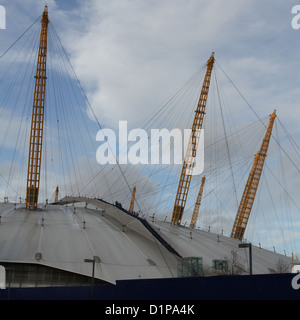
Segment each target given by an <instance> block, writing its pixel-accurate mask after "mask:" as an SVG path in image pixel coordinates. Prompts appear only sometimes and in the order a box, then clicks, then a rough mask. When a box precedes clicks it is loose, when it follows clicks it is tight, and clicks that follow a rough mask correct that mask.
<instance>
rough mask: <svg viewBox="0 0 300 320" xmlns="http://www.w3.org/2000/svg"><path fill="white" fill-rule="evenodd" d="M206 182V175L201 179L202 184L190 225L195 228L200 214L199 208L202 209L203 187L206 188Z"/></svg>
mask: <svg viewBox="0 0 300 320" xmlns="http://www.w3.org/2000/svg"><path fill="white" fill-rule="evenodd" d="M204 183H205V177H203V178H202V181H201V186H200V189H199V192H198V196H197V200H196V203H195V208H194V211H193V216H192V219H191V223H190V227H191V228H195V227H196V224H197V220H198V215H199V209H200V204H201V199H202V194H203V189H204Z"/></svg>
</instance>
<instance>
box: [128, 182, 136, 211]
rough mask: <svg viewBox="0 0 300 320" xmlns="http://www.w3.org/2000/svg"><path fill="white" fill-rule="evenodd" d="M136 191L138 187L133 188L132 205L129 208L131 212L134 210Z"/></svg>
mask: <svg viewBox="0 0 300 320" xmlns="http://www.w3.org/2000/svg"><path fill="white" fill-rule="evenodd" d="M135 191H136V187H134V188H133V190H132V196H131V201H130V206H129V210H128V211H129V212H130V213H132V212H133V207H134V201H135Z"/></svg>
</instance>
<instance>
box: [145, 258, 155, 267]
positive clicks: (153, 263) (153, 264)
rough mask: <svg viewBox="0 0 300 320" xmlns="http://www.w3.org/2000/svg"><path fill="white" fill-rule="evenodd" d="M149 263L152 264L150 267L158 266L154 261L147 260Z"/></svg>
mask: <svg viewBox="0 0 300 320" xmlns="http://www.w3.org/2000/svg"><path fill="white" fill-rule="evenodd" d="M147 261H148V263H149V264H150V266H156V264H155V262H154V261H152V260H151V259H147Z"/></svg>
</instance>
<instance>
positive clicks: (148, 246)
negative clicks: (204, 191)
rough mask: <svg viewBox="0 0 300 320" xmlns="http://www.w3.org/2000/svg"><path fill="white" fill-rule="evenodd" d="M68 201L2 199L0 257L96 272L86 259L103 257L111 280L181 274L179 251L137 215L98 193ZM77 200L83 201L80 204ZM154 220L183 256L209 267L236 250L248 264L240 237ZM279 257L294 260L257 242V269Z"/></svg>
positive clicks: (103, 272) (100, 265)
mask: <svg viewBox="0 0 300 320" xmlns="http://www.w3.org/2000/svg"><path fill="white" fill-rule="evenodd" d="M64 201H65V202H64V203H69V204H68V205H62V204H61V205H48V206H47V210H36V211H28V210H26V209H25V208H24V205H21V204H19V205H17V206H16V208H15V207H14V204H10V203H2V204H0V216H1V220H0V263H1V262H22V263H38V264H42V265H46V266H51V267H54V268H58V269H62V270H66V271H70V272H75V273H79V274H83V275H87V276H91V272H92V266H91V264H89V263H86V262H84V259H91V258H93V257H97V259H98V258H99V260H100V261H99V262H97V263H96V264H95V277H96V278H98V279H102V280H105V281H107V282H110V283H115V281H116V280H125V279H139V278H142V279H143V278H148V279H149V278H162V277H163V278H171V277H176V276H177V256H176V255H174V254H173V253H171V252H170V251H169V250H168V249H167V248H166V247H165V246H163V245H162V244H161V243H160V241H159V240H158V239H157V238H156V237H155V236H154V235H153V234H152V233H151V232H149V231H148V230H147V228H146V227H145V226H144V225H143V224H142V223H141V221H139V220H138V219H136V218H135V217H133V216H131V215H128V214H126V213H125V212H123V211H122V210H120V209H119V208H117V207H116V206H114V205H111V204H108V203H105V202H103V201H100V200H97V199H88V198H65V199H64ZM73 202H80V203H76V206H75V209H74V206H73V204H72V203H73ZM70 203H71V204H70ZM86 203H88V206H87V207H86V206H85V204H86ZM149 224H150V225H151V226H152V228H153V229H154V230H155V231H156V232H157V233H158V235H159V236H161V237H162V238H163V239H164V240H165V241H166V242H167V243H168V244H169V245H170V246H171V247H172V248H173V249H175V250H176V251H177V253H178V254H179V255H181V256H182V257H202V259H203V266H204V269H205V270H206V269H209V268H210V267H211V266H212V260H214V259H220V260H223V259H225V257H226V256H227V257H229V256H230V254H231V251H233V250H234V251H236V252H238V254H239V256H240V257H241V258H242V259H243V260H244V261H245V263H246V267H248V263H249V259H248V257H249V255H248V249H240V248H238V244H239V243H240V241H238V240H235V239H231V238H228V237H225V236H221V235H217V234H214V233H209V232H205V231H201V230H196V229H191V228H189V227H182V226H174V225H172V224H170V223H167V222H162V221H156V222H154V223H152V222H151V221H149ZM279 258H281V259H282V260H283V261H285V262H286V263H290V262H291V261H290V260H291V259H290V258H289V257H285V256H283V255H280V254H277V253H274V252H271V251H268V250H264V249H260V248H258V247H255V246H253V273H256V274H262V273H269V272H270V269H272V268H273V269H274V268H275V267H276V264H277V263H278V260H279ZM97 261H98V260H97Z"/></svg>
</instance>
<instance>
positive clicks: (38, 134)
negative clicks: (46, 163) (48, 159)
mask: <svg viewBox="0 0 300 320" xmlns="http://www.w3.org/2000/svg"><path fill="white" fill-rule="evenodd" d="M48 23H49V20H48V7H47V6H45V9H44V12H43V17H42V20H41V34H40V43H39V52H38V61H37V67H36V75H35V87H34V97H33V107H32V119H31V130H30V141H29V156H28V171H27V187H26V208H27V209H31V210H32V209H36V208H37V203H38V196H39V186H40V170H41V159H42V142H43V126H44V104H45V89H46V60H47V30H48Z"/></svg>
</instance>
